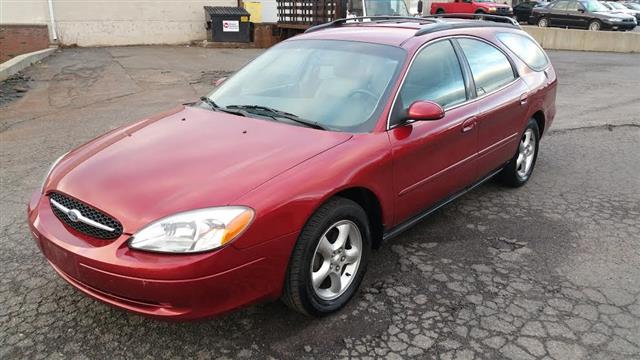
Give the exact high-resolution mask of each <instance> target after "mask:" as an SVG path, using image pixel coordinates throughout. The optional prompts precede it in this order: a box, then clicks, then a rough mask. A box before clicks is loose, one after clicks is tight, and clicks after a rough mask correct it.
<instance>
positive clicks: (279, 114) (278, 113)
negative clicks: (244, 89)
mask: <svg viewBox="0 0 640 360" xmlns="http://www.w3.org/2000/svg"><path fill="white" fill-rule="evenodd" d="M226 109H240V110H245V111H247V112H252V111H254V112H255V111H258V112H259V113H258V114H257V115H267V116H270V117H272V118H274V119H276V118H284V119H288V120H291V121H294V122H297V123H298V124H302V125H305V126H307V127H310V128H313V129H318V130H327V128H326V127H324V126H322V125H320V124H318V123H317V122H315V121H310V120H306V119H303V118H301V117H299V116H298V115H296V114H292V113H289V112H286V111H282V110H278V109H274V108H270V107H268V106H261V105H229V106H227V107H226ZM260 113H263V114H260Z"/></svg>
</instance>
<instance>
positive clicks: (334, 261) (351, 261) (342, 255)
mask: <svg viewBox="0 0 640 360" xmlns="http://www.w3.org/2000/svg"><path fill="white" fill-rule="evenodd" d="M361 258H362V234H361V233H360V229H359V228H358V226H357V225H356V224H355V223H353V222H352V221H349V220H342V221H338V222H336V223H335V224H333V225H331V226H330V227H329V229H328V230H327V231H325V232H324V234H323V235H322V236H321V237H320V242H318V246H317V247H316V250H315V252H314V254H313V261H312V262H311V269H310V273H311V284H312V287H313V290H314V292H315V294H316V295H317V296H318V297H319V298H321V299H323V300H333V299H335V298H337V297H339V296H340V295H342V294H343V293H344V292H345V291H346V290H347V289H348V288H349V286H350V285H351V283H352V282H353V279H354V278H355V275H356V273H357V272H358V267H359V265H360V260H361Z"/></svg>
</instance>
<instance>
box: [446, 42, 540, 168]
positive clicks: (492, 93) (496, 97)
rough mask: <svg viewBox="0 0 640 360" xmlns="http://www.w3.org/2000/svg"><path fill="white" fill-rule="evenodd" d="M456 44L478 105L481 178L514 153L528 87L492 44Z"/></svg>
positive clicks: (504, 56) (509, 62)
mask: <svg viewBox="0 0 640 360" xmlns="http://www.w3.org/2000/svg"><path fill="white" fill-rule="evenodd" d="M456 42H457V43H458V44H459V46H460V48H461V49H462V53H463V54H464V57H465V58H466V61H467V62H468V64H469V68H470V70H471V74H472V75H473V76H472V78H473V84H474V86H475V90H476V96H477V99H476V104H477V106H478V115H477V125H478V159H477V164H478V165H477V166H478V171H479V174H480V176H482V175H485V174H488V173H490V172H492V171H494V170H496V169H498V168H500V167H502V165H504V163H505V162H507V161H508V160H509V159H511V158H512V157H513V155H514V154H515V150H516V147H517V144H518V142H519V139H520V135H519V134H520V132H521V131H522V129H521V127H522V126H523V123H524V121H523V119H524V117H526V112H527V100H528V99H527V97H528V94H527V92H528V87H527V85H526V84H525V82H524V81H522V80H521V79H520V78H519V77H518V76H517V72H516V70H515V68H514V66H513V65H512V63H511V61H510V60H509V58H508V57H507V55H505V53H503V52H502V51H501V50H499V49H498V48H497V47H495V46H494V45H492V44H490V43H488V42H486V41H484V40H480V39H475V38H458V39H456Z"/></svg>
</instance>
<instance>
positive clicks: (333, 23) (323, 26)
mask: <svg viewBox="0 0 640 360" xmlns="http://www.w3.org/2000/svg"><path fill="white" fill-rule="evenodd" d="M441 21H442V20H440V19H438V18H436V17H430V16H424V17H414V16H411V17H410V16H359V17H352V18H343V19H336V20H334V21H331V22H328V23H325V24H320V25H316V26H312V27H310V28H308V29H307V30H305V33H310V32H314V31H318V30H323V29H328V28H332V27H338V26H342V25H344V24H351V23H369V22H372V23H381V22H416V23H421V24H422V23H430V24H432V23H438V22H441Z"/></svg>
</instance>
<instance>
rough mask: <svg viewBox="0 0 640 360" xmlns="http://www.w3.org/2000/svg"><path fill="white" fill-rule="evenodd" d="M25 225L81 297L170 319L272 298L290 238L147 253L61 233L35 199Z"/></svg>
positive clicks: (122, 242) (121, 241)
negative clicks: (181, 252)
mask: <svg viewBox="0 0 640 360" xmlns="http://www.w3.org/2000/svg"><path fill="white" fill-rule="evenodd" d="M29 226H30V228H31V232H32V235H33V237H34V238H35V239H36V242H37V243H38V246H39V247H40V249H41V250H42V252H43V254H44V255H45V257H46V259H47V261H48V262H49V263H50V264H51V266H52V267H53V268H54V270H55V271H56V272H58V274H60V276H61V277H62V278H63V279H65V280H66V281H67V282H69V283H70V284H71V285H73V286H74V287H75V288H77V289H78V290H80V291H81V292H83V293H84V294H86V295H89V296H90V297H92V298H94V299H97V300H100V301H102V302H105V303H107V304H109V305H112V306H115V307H118V308H121V309H125V310H128V311H132V312H135V313H138V314H142V315H146V316H151V317H156V318H164V319H175V320H189V319H197V318H203V317H208V316H214V315H219V314H222V313H225V312H228V311H231V310H234V309H237V308H239V307H243V306H247V305H249V304H252V303H255V302H258V301H260V300H265V299H276V298H278V297H279V295H280V293H281V290H282V284H283V279H284V272H285V270H286V266H287V262H288V256H289V252H290V249H291V246H292V244H293V243H295V239H296V237H297V234H289V235H286V236H282V237H280V238H277V239H273V240H271V241H267V242H264V243H262V244H260V245H257V246H254V247H252V248H248V249H242V250H240V249H236V248H235V247H233V246H227V247H224V248H222V249H220V250H217V251H213V252H210V253H204V254H195V255H174V254H154V253H146V252H141V251H135V250H131V249H129V248H128V247H127V244H126V242H127V240H128V238H129V235H122V236H121V237H120V238H118V239H115V240H113V241H105V240H97V239H91V238H86V237H85V236H84V235H83V234H81V233H78V232H75V230H73V229H70V228H67V227H66V226H65V225H64V224H63V223H62V222H60V220H59V219H57V218H56V217H55V215H54V214H53V212H52V210H51V207H50V205H49V202H48V200H47V198H46V197H43V196H40V194H39V193H37V194H34V196H33V198H32V200H31V202H30V204H29Z"/></svg>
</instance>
